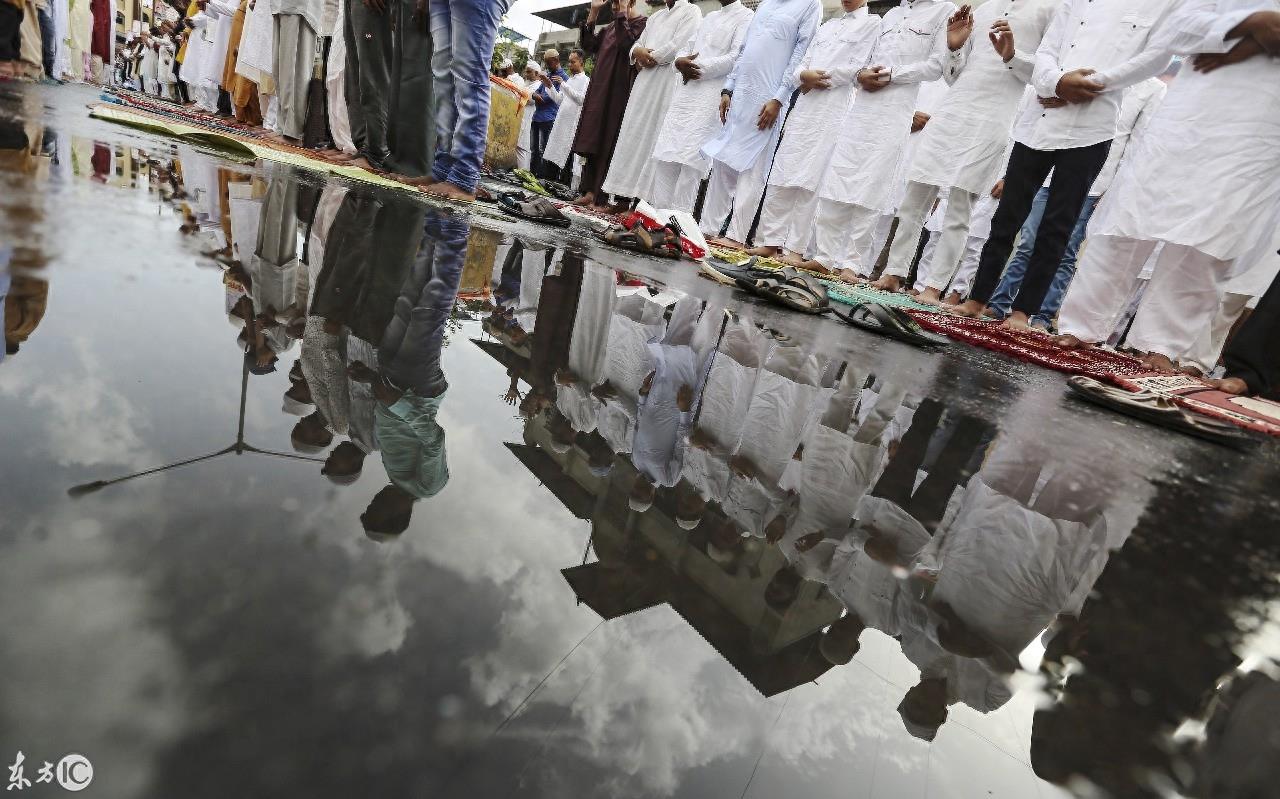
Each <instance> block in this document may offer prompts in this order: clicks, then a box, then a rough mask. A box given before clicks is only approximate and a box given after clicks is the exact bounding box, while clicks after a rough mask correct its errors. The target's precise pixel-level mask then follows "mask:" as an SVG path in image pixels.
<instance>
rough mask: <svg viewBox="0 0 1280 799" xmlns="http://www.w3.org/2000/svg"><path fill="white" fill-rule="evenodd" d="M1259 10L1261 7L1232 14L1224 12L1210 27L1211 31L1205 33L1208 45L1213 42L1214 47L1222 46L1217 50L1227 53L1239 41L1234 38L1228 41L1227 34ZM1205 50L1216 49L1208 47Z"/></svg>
mask: <svg viewBox="0 0 1280 799" xmlns="http://www.w3.org/2000/svg"><path fill="white" fill-rule="evenodd" d="M1257 10H1259V8H1258V7H1255V8H1251V9H1249V10H1247V11H1236V12H1234V13H1230V14H1223V15H1222V16H1221V17H1219V18H1218V20H1217V21H1216V22H1214V23H1213V26H1212V27H1210V28H1209V32H1208V33H1207V34H1206V35H1205V37H1204V38H1205V45H1206V47H1207V46H1208V45H1209V44H1210V43H1212V45H1213V46H1214V47H1220V48H1222V49H1220V50H1217V51H1216V52H1219V53H1225V52H1227V51H1228V50H1230V49H1231V48H1232V47H1234V46H1235V42H1236V41H1238V39H1232V40H1231V41H1230V42H1228V41H1227V34H1228V33H1230V32H1231V29H1232V28H1234V27H1235V26H1237V25H1239V24H1240V23H1241V22H1244V21H1245V20H1246V19H1248V18H1249V15H1251V14H1252V13H1253V12H1255V11H1257ZM1203 52H1214V51H1212V50H1208V49H1206V50H1204V51H1203Z"/></svg>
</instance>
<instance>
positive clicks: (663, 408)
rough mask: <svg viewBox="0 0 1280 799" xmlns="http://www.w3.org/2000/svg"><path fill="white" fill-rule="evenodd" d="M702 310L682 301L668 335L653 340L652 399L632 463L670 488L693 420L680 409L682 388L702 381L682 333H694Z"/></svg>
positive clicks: (642, 411)
mask: <svg viewBox="0 0 1280 799" xmlns="http://www.w3.org/2000/svg"><path fill="white" fill-rule="evenodd" d="M700 310H701V302H700V301H699V300H696V299H694V298H692V297H685V298H682V299H681V300H679V301H678V302H677V303H676V307H675V309H674V310H673V312H672V320H671V326H670V327H669V328H668V335H667V337H666V338H665V339H664V340H663V341H653V342H650V344H649V347H648V348H649V353H650V357H651V358H652V362H653V370H654V371H653V381H652V382H651V384H650V387H649V393H648V394H647V396H645V397H643V398H641V400H640V407H639V411H638V418H637V421H636V434H635V448H634V452H633V454H632V461H633V462H634V463H635V466H636V469H637V470H638V471H639V472H640V473H641V474H643V475H644V476H645V477H647V478H648V479H649V480H650V481H652V482H653V483H654V484H655V485H659V486H665V487H668V488H669V487H671V486H674V485H675V484H676V483H677V482H678V481H679V479H680V473H681V470H682V467H683V464H684V450H685V444H686V441H687V437H688V429H689V422H690V421H691V420H692V416H693V414H692V413H690V412H687V411H681V410H680V408H679V407H678V405H677V397H678V395H679V392H680V389H681V388H682V387H685V386H687V387H688V388H689V389H696V388H697V386H698V383H699V375H698V360H699V359H698V354H697V352H695V351H694V349H693V347H692V346H690V343H689V341H688V337H687V336H685V337H684V338H685V340H684V341H680V340H679V334H680V332H682V331H686V330H687V332H692V331H691V328H692V325H693V322H694V320H695V319H696V316H697V314H698V312H699V311H700ZM690 407H692V406H690Z"/></svg>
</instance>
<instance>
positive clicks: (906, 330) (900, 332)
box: [833, 302, 951, 347]
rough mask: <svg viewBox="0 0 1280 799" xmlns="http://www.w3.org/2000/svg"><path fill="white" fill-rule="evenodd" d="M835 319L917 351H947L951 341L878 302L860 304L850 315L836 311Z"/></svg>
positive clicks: (906, 315) (891, 307)
mask: <svg viewBox="0 0 1280 799" xmlns="http://www.w3.org/2000/svg"><path fill="white" fill-rule="evenodd" d="M833 312H834V313H835V316H836V317H837V318H839V319H841V320H843V321H845V322H848V323H849V324H851V325H853V326H854V327H857V328H861V329H863V330H870V331H871V332H873V333H880V334H882V335H885V336H889V337H890V338H895V339H897V340H898V341H901V342H903V343H905V344H912V345H914V346H917V347H945V346H947V345H948V344H950V343H951V340H950V339H948V338H946V337H944V336H939V335H936V334H934V333H930V332H928V331H927V330H925V329H924V328H923V327H921V326H920V323H919V322H917V321H916V320H915V319H913V318H912V316H911V314H909V313H907V312H906V311H904V310H902V309H901V308H895V307H893V306H890V305H881V304H880V303H877V302H860V303H858V304H856V305H854V306H853V307H851V308H850V309H849V312H848V313H841V312H840V311H833Z"/></svg>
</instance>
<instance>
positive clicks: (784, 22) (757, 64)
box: [701, 0, 822, 247]
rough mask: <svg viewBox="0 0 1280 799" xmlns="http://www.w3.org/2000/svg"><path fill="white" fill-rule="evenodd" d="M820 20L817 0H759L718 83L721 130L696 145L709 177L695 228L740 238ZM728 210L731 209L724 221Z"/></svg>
mask: <svg viewBox="0 0 1280 799" xmlns="http://www.w3.org/2000/svg"><path fill="white" fill-rule="evenodd" d="M820 22H822V3H821V2H819V0H764V2H763V3H761V4H760V7H759V8H757V9H756V15H755V16H754V17H753V18H752V19H751V24H750V25H749V26H748V27H747V35H746V39H745V40H744V41H743V43H742V49H741V50H740V51H739V53H738V60H737V62H736V63H735V64H734V65H733V71H732V72H730V73H729V77H728V78H727V79H726V80H725V82H724V86H723V87H722V88H721V89H720V121H721V122H723V123H724V127H723V128H721V130H720V135H719V136H716V137H715V138H714V139H712V140H711V141H709V142H707V143H706V144H705V145H704V146H703V147H702V156H703V157H704V158H707V159H709V160H710V161H711V182H710V183H709V184H708V186H707V197H706V200H705V201H704V203H703V206H702V219H701V225H702V232H703V233H705V234H707V235H708V236H712V237H718V236H719V235H720V231H721V230H722V229H723V228H724V226H725V223H726V222H729V231H728V236H727V238H726V239H717V240H716V242H715V243H719V244H726V245H729V246H733V247H740V246H742V245H743V244H744V243H745V242H746V239H747V233H749V232H750V230H751V223H752V222H753V221H754V220H755V216H756V211H757V210H758V209H759V208H760V200H761V198H762V197H763V196H764V184H765V179H766V178H767V177H768V176H769V166H770V164H772V163H773V151H774V149H775V148H776V147H777V144H778V136H779V135H780V134H781V129H782V126H781V125H779V124H778V116H779V114H781V113H782V111H783V109H784V108H786V107H787V105H788V104H789V103H790V102H791V95H792V93H794V92H795V90H796V78H795V75H796V68H797V67H799V66H800V61H801V60H802V59H803V58H804V54H805V53H806V52H808V50H809V43H810V42H812V41H813V37H814V36H815V35H817V33H818V24H819V23H820ZM730 214H732V215H733V217H732V221H729V216H730Z"/></svg>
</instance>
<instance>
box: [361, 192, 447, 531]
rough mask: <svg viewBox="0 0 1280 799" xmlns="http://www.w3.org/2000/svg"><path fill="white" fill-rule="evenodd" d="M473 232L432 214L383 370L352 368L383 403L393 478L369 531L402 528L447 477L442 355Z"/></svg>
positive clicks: (385, 461)
mask: <svg viewBox="0 0 1280 799" xmlns="http://www.w3.org/2000/svg"><path fill="white" fill-rule="evenodd" d="M469 233H470V225H469V223H468V222H467V221H466V219H465V218H461V217H459V218H455V217H450V216H445V215H443V214H440V213H438V212H435V211H430V212H428V213H427V218H426V224H425V227H424V231H423V237H422V243H421V245H420V246H419V249H418V254H417V257H416V258H414V260H413V263H412V264H411V266H410V269H409V273H408V275H407V276H406V279H405V280H404V283H403V284H402V286H401V289H400V296H399V297H397V298H396V299H395V301H394V303H393V306H392V307H393V309H394V313H393V315H392V317H391V320H390V322H389V323H388V325H387V327H386V330H385V332H384V333H383V335H382V337H381V340H380V342H379V345H378V366H377V369H374V368H372V367H370V366H368V365H366V364H362V363H354V364H352V366H351V368H350V375H351V377H352V379H354V380H357V381H360V382H362V383H367V384H368V385H369V386H370V387H371V390H372V392H373V396H374V398H375V400H376V401H377V405H376V408H375V411H374V414H375V429H376V434H377V437H378V442H379V444H380V445H381V448H382V465H383V467H384V468H385V469H386V470H387V476H388V477H389V478H390V480H391V482H390V484H389V485H388V486H387V487H386V488H384V489H382V490H381V491H379V492H378V494H377V496H375V497H374V498H373V501H372V502H370V503H369V507H368V509H366V510H365V512H364V514H363V515H362V516H361V517H360V520H361V522H362V523H363V524H364V528H365V530H366V532H368V533H369V534H370V535H371V536H375V537H376V536H393V535H398V534H399V533H401V532H403V531H404V530H405V529H406V528H407V527H408V526H409V519H410V517H411V515H412V513H413V504H414V503H415V502H417V501H418V500H420V499H426V498H428V497H432V496H435V495H436V494H438V493H439V492H440V491H441V489H443V488H444V486H445V484H446V483H447V482H448V481H449V467H448V463H447V460H446V455H445V433H444V429H443V428H442V427H441V426H440V424H439V421H438V420H437V413H438V412H439V409H440V403H441V402H442V401H443V400H444V396H445V392H446V391H447V389H448V387H449V384H448V381H447V380H446V379H445V375H444V369H443V367H442V366H441V362H440V355H441V349H442V347H443V346H444V334H445V328H446V325H447V323H448V321H449V318H450V316H451V315H452V313H453V307H454V301H455V299H456V298H457V294H458V284H459V282H460V281H461V279H462V266H463V261H464V259H465V256H466V250H467V236H468V234H469Z"/></svg>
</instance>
